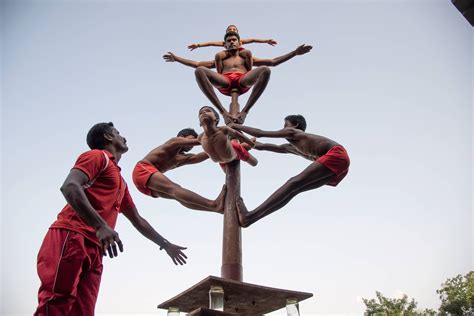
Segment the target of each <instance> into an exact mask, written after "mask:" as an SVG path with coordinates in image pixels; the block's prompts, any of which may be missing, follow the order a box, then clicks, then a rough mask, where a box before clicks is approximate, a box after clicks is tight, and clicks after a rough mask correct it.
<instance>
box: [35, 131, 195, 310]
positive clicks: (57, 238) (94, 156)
mask: <svg viewBox="0 0 474 316" xmlns="http://www.w3.org/2000/svg"><path fill="white" fill-rule="evenodd" d="M87 144H88V145H89V147H90V148H91V150H90V151H87V152H85V153H83V154H81V155H80V156H79V158H78V159H77V161H76V164H75V165H74V167H73V168H72V169H71V171H70V172H69V175H68V176H67V178H66V180H65V181H64V184H63V185H62V187H61V192H62V193H63V195H64V197H65V198H66V201H67V203H68V204H67V205H66V206H65V207H64V208H63V209H62V211H61V212H60V213H59V215H58V218H57V220H56V221H55V222H54V223H53V224H52V225H51V227H50V229H49V230H48V232H47V234H46V236H45V238H44V240H43V244H42V245H41V248H40V251H39V253H38V263H37V269H38V276H39V278H40V280H41V286H40V289H39V291H38V307H37V309H36V312H35V314H34V315H41V316H44V315H50V316H62V315H73V316H83V315H94V307H95V303H96V300H97V294H98V291H99V286H100V279H101V274H102V256H103V255H105V254H106V253H108V254H109V256H110V258H113V257H116V256H117V255H118V252H117V248H118V249H119V250H120V251H123V245H122V241H121V240H120V238H119V235H118V233H117V232H116V231H115V230H114V227H115V223H116V221H117V217H118V214H119V213H123V215H125V216H126V217H127V218H128V219H129V220H130V222H131V223H132V224H133V226H134V227H135V228H136V229H137V230H138V231H139V232H140V233H141V234H142V235H144V236H145V237H147V238H148V239H150V240H151V241H153V242H154V243H155V244H157V245H158V246H160V249H165V250H166V252H167V253H168V255H169V256H170V257H171V259H172V260H173V262H174V263H175V264H181V265H182V264H184V263H186V261H185V258H186V255H185V254H184V253H183V252H182V250H183V249H186V248H184V247H180V246H177V245H174V244H172V243H170V242H168V241H167V240H166V239H164V238H163V237H162V236H161V235H160V234H159V233H158V232H156V230H155V229H154V228H153V227H152V226H151V225H150V224H149V223H148V222H147V221H146V220H145V219H144V218H142V217H141V216H140V214H139V213H138V211H137V209H136V207H135V204H134V203H133V200H132V198H131V196H130V194H129V192H128V188H127V184H126V183H125V181H124V180H123V178H122V176H121V175H120V167H119V166H118V165H117V163H118V162H119V160H120V158H121V157H122V154H124V153H125V152H127V151H128V147H127V144H126V140H125V138H124V137H122V136H120V135H119V132H118V131H117V130H116V129H115V128H114V126H113V124H112V123H98V124H96V125H94V126H93V127H92V128H91V129H90V131H89V133H88V134H87Z"/></svg>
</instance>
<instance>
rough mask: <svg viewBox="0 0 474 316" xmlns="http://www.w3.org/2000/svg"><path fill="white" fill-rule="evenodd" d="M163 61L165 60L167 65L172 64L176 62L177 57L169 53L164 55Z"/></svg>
mask: <svg viewBox="0 0 474 316" xmlns="http://www.w3.org/2000/svg"><path fill="white" fill-rule="evenodd" d="M163 59H164V60H165V61H166V62H167V63H172V62H174V61H176V55H175V54H173V53H172V52H168V53H167V54H164V55H163Z"/></svg>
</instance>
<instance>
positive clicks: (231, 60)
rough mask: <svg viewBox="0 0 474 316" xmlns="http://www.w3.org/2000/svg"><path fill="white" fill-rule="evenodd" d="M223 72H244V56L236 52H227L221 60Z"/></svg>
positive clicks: (245, 68)
mask: <svg viewBox="0 0 474 316" xmlns="http://www.w3.org/2000/svg"><path fill="white" fill-rule="evenodd" d="M224 72H241V73H246V72H247V67H246V61H245V58H243V57H242V56H240V54H239V53H237V55H236V56H232V55H231V54H228V53H227V54H226V55H225V57H224V58H223V60H222V73H224Z"/></svg>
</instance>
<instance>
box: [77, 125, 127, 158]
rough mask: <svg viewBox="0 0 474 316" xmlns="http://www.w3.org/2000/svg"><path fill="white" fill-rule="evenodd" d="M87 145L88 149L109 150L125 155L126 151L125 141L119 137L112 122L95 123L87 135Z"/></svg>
mask: <svg viewBox="0 0 474 316" xmlns="http://www.w3.org/2000/svg"><path fill="white" fill-rule="evenodd" d="M86 140H87V145H89V148H90V149H107V148H108V147H110V146H112V148H111V149H113V150H115V151H117V152H119V153H122V154H123V153H125V152H127V151H128V146H127V140H126V139H125V137H123V136H121V135H120V133H119V131H118V130H117V129H116V128H115V127H114V124H113V123H112V122H109V123H97V124H95V125H94V126H92V127H91V129H90V130H89V132H88V133H87V138H86Z"/></svg>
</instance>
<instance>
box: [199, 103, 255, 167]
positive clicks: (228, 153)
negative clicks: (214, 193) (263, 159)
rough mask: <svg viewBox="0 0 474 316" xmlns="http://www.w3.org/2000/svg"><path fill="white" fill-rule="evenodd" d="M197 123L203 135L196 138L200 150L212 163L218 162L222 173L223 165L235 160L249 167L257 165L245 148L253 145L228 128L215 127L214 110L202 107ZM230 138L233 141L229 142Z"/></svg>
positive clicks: (243, 136) (240, 134)
mask: <svg viewBox="0 0 474 316" xmlns="http://www.w3.org/2000/svg"><path fill="white" fill-rule="evenodd" d="M199 122H200V124H201V126H202V128H203V129H204V133H202V134H201V135H199V137H198V140H199V141H200V142H201V146H202V149H203V150H204V151H205V152H206V153H207V154H208V156H209V157H210V158H211V159H212V160H213V161H215V162H219V163H220V164H221V167H222V168H223V169H224V171H225V164H226V163H228V162H231V161H233V160H236V159H239V160H242V161H245V162H247V163H248V164H249V165H251V166H256V165H257V163H258V161H257V159H256V158H255V157H254V156H252V155H251V154H249V152H248V151H247V148H252V147H253V146H254V143H253V142H252V141H251V140H250V139H249V138H248V137H246V136H245V135H243V134H242V133H240V132H238V131H236V130H234V129H232V128H230V127H228V126H217V124H218V123H219V114H218V113H217V112H216V110H214V109H213V108H211V107H210V106H203V107H202V108H201V109H200V110H199ZM230 137H232V138H235V139H233V140H231V139H230ZM239 140H240V141H242V142H244V144H245V145H244V144H241V143H240V142H239ZM246 147H247V148H246Z"/></svg>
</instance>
